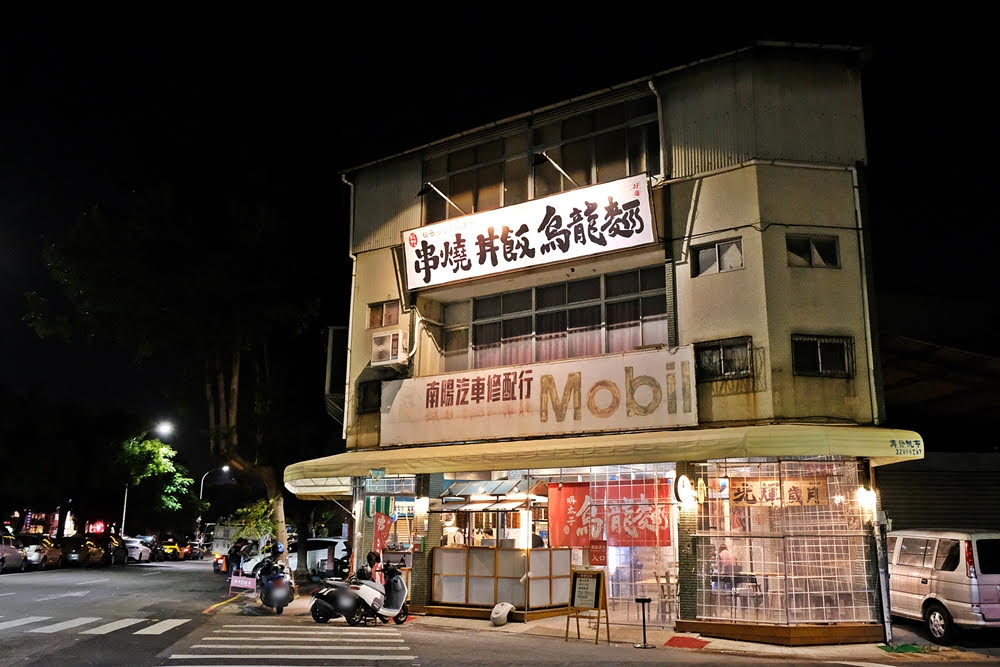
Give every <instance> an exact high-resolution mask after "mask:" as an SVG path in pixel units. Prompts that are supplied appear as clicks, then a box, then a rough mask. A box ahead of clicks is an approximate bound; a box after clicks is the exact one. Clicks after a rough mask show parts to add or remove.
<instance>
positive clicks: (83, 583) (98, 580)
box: [73, 579, 111, 586]
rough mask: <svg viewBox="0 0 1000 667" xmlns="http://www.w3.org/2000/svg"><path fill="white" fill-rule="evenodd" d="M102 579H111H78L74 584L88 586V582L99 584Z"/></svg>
mask: <svg viewBox="0 0 1000 667" xmlns="http://www.w3.org/2000/svg"><path fill="white" fill-rule="evenodd" d="M102 581H111V580H110V579H91V580H90V581H78V582H76V583H75V584H73V585H74V586H87V585H88V584H99V583H101V582H102Z"/></svg>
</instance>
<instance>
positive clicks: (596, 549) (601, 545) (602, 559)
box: [590, 540, 608, 565]
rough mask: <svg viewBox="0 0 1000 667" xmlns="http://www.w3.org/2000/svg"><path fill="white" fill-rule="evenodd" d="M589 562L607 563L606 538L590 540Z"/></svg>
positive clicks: (596, 563)
mask: <svg viewBox="0 0 1000 667" xmlns="http://www.w3.org/2000/svg"><path fill="white" fill-rule="evenodd" d="M590 564H591V565H607V564H608V542H607V540H591V541H590Z"/></svg>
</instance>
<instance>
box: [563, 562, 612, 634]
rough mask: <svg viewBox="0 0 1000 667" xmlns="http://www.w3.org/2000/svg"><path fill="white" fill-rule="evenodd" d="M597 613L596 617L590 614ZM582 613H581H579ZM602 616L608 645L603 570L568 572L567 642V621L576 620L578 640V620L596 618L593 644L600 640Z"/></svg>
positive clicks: (608, 620) (606, 605)
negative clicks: (602, 616) (602, 615)
mask: <svg viewBox="0 0 1000 667" xmlns="http://www.w3.org/2000/svg"><path fill="white" fill-rule="evenodd" d="M594 611H596V612H597V615H596V616H595V615H594V614H592V613H590V612H594ZM581 612H582V613H581ZM602 612H603V614H604V627H605V628H606V630H607V637H608V643H609V644H610V643H611V621H610V619H608V581H607V572H606V571H604V570H577V569H572V570H570V580H569V606H568V607H567V608H566V636H565V638H564V641H569V620H570V619H571V618H575V619H576V638H577V639H579V638H580V619H581V618H586V619H591V618H596V619H597V632H596V633H595V634H594V643H595V644H597V643H598V642H599V641H600V638H601V614H602Z"/></svg>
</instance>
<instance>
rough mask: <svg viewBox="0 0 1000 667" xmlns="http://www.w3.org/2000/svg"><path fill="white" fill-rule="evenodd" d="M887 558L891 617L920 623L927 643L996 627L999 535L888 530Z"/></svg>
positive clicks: (999, 601) (999, 620)
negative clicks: (958, 632) (961, 630)
mask: <svg viewBox="0 0 1000 667" xmlns="http://www.w3.org/2000/svg"><path fill="white" fill-rule="evenodd" d="M887 554H888V560H889V600H890V608H891V610H892V613H893V614H894V615H896V616H902V617H904V618H913V619H918V620H922V621H924V623H925V624H926V626H927V631H928V632H929V633H930V638H931V641H934V642H935V643H938V644H948V643H950V642H951V641H952V640H953V639H954V635H955V631H956V630H957V629H958V628H1000V532H986V531H978V530H894V531H892V532H890V533H889V535H888V541H887Z"/></svg>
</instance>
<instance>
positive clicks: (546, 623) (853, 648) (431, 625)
mask: <svg viewBox="0 0 1000 667" xmlns="http://www.w3.org/2000/svg"><path fill="white" fill-rule="evenodd" d="M317 588H318V584H316V583H315V582H312V583H310V584H303V585H302V586H301V587H300V589H299V595H298V597H297V598H296V600H295V602H293V603H292V604H291V605H289V606H288V607H286V609H285V613H286V614H287V615H289V616H302V615H308V614H309V605H310V599H311V596H312V593H313V591H315V590H316V589H317ZM251 601H252V602H253V604H257V603H256V602H255V599H251V600H247V603H249V602H251ZM247 603H244V610H243V612H242V613H244V614H247V613H251V614H252V613H253V611H252V610H251V609H250V608H249V607H250V605H249V604H247ZM407 627H408V628H412V629H421V628H426V629H428V630H430V629H433V630H439V631H444V632H462V633H479V632H491V633H497V632H502V633H507V634H526V635H537V636H547V637H559V638H562V637H564V636H565V632H566V617H565V616H555V617H552V618H543V619H539V620H536V621H528V622H526V623H515V622H511V623H507V624H506V625H503V626H500V627H496V626H494V625H493V624H492V623H491V622H490V621H489V620H481V619H472V618H448V617H444V616H424V615H411V617H410V621H408V622H407ZM595 632H596V631H595V629H594V628H593V627H592V626H591V625H590V622H588V621H581V623H580V639H577V638H576V622H575V621H574V620H571V621H570V641H572V642H588V641H589V642H593V641H594V634H595ZM606 636H607V635H606V630H605V629H604V627H603V626H602V627H601V639H600V641H601V642H602V643H604V642H605V641H606V640H605V637H606ZM646 641H647V642H649V643H650V644H653V645H654V646H657V647H663V646H664V645H666V644H667V643H668V642H669V643H670V645H669V647H670V648H673V649H675V650H688V651H692V650H700V651H705V652H709V653H718V654H729V655H746V656H759V657H766V658H793V659H798V660H823V661H838V662H844V661H848V662H868V663H883V664H885V663H906V662H914V661H917V662H941V663H953V662H984V661H985V662H989V661H995V660H996V658H995V657H990V656H988V655H981V654H979V653H974V652H972V651H966V650H962V649H961V648H953V647H943V646H935V645H923V646H918V647H915V650H914V651H913V652H902V653H895V652H891V651H886V650H884V649H882V648H879V647H880V646H881V644H839V645H829V646H776V645H773V644H761V643H756V642H742V641H734V640H729V639H715V638H712V637H701V636H700V635H697V634H692V633H684V632H674V631H673V630H670V629H663V628H659V627H657V628H652V627H647V628H646ZM611 642H612V644H626V645H628V644H637V643H641V642H642V628H641V627H636V626H631V625H628V626H626V625H612V626H611ZM896 645H897V646H898V645H899V644H896ZM910 646H912V645H910ZM689 647H690V648H689ZM695 647H697V648H695Z"/></svg>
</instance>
